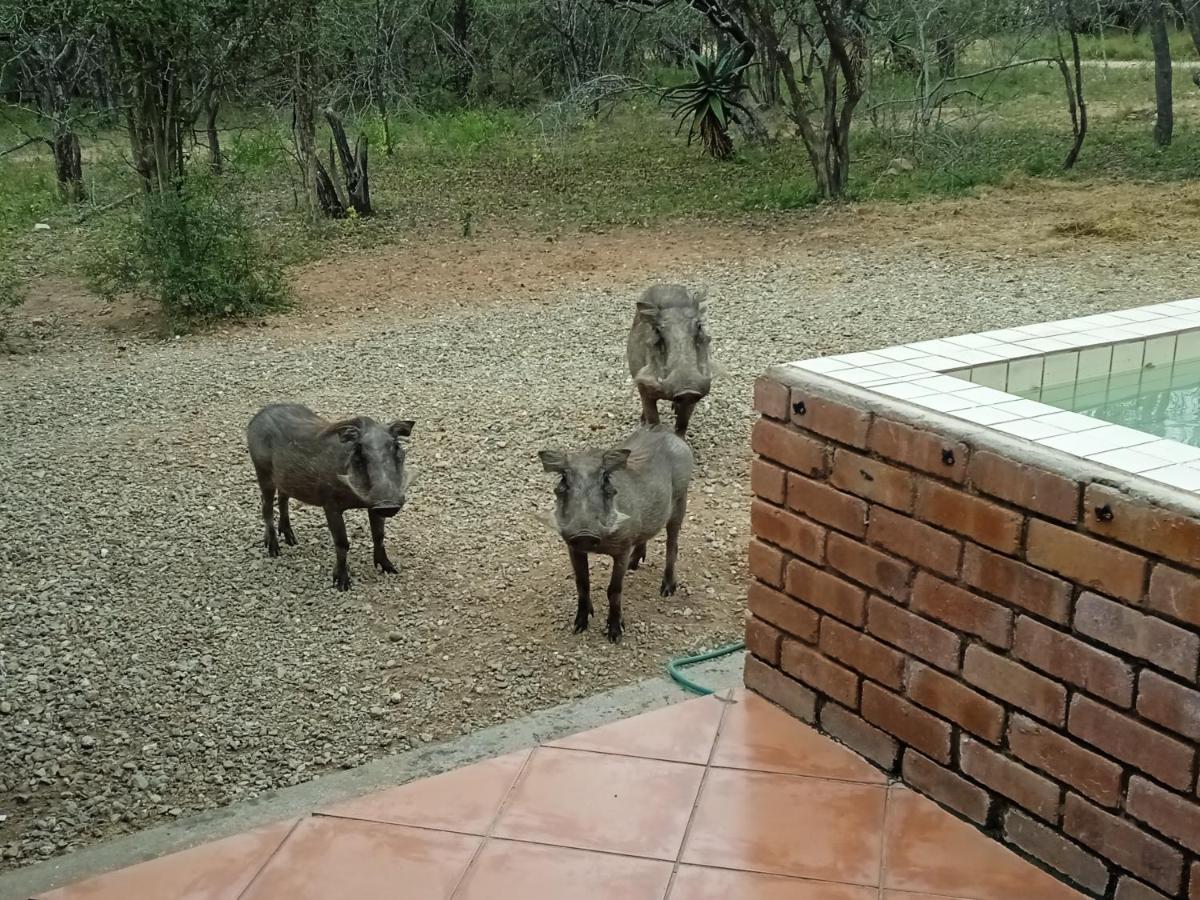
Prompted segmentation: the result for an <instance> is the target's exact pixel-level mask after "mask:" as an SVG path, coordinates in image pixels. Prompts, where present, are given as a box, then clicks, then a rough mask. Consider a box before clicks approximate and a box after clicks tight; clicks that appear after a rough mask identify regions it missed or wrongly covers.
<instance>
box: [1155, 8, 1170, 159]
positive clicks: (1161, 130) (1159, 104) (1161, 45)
mask: <svg viewBox="0 0 1200 900" xmlns="http://www.w3.org/2000/svg"><path fill="white" fill-rule="evenodd" d="M1150 2H1151V3H1152V4H1153V8H1152V14H1153V18H1152V20H1151V22H1150V41H1151V43H1152V44H1153V45H1154V100H1155V107H1156V113H1157V114H1156V115H1155V118H1154V142H1155V143H1156V144H1158V145H1159V146H1160V147H1165V146H1166V145H1167V144H1169V143H1171V135H1172V133H1173V132H1174V130H1175V108H1174V105H1173V100H1172V97H1171V45H1170V35H1169V34H1168V31H1167V0H1150Z"/></svg>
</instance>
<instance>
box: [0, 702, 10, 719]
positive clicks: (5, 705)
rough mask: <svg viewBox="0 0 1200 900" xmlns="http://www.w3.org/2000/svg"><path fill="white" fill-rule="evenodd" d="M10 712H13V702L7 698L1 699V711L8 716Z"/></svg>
mask: <svg viewBox="0 0 1200 900" xmlns="http://www.w3.org/2000/svg"><path fill="white" fill-rule="evenodd" d="M10 712H12V704H11V703H9V702H8V701H7V700H0V713H3V714H4V715H6V716H7V715H8V714H9V713H10Z"/></svg>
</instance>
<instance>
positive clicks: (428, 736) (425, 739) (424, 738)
mask: <svg viewBox="0 0 1200 900" xmlns="http://www.w3.org/2000/svg"><path fill="white" fill-rule="evenodd" d="M421 740H422V741H423V742H424V743H426V744H428V743H431V742H432V741H433V735H432V734H430V733H429V732H428V731H422V732H421Z"/></svg>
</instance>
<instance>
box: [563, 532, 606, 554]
mask: <svg viewBox="0 0 1200 900" xmlns="http://www.w3.org/2000/svg"><path fill="white" fill-rule="evenodd" d="M563 537H564V539H565V540H566V542H567V543H568V544H570V545H571V546H572V547H574V548H575V549H576V550H583V551H586V552H591V551H592V550H595V549H596V548H597V547H599V546H600V538H599V537H597V536H596V535H594V534H572V535H570V536H567V535H564V536H563Z"/></svg>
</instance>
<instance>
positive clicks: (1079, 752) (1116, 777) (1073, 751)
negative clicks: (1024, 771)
mask: <svg viewBox="0 0 1200 900" xmlns="http://www.w3.org/2000/svg"><path fill="white" fill-rule="evenodd" d="M1008 749H1009V752H1011V753H1012V754H1013V756H1015V757H1017V759H1019V760H1021V761H1022V762H1026V763H1029V764H1030V765H1031V766H1033V767H1034V768H1037V769H1041V770H1042V771H1043V772H1045V773H1046V774H1048V775H1051V776H1053V777H1054V778H1057V779H1058V780H1059V781H1062V782H1065V783H1066V784H1069V785H1070V786H1071V787H1073V788H1075V790H1077V791H1079V793H1081V794H1083V795H1084V796H1085V797H1089V798H1090V799H1092V800H1095V801H1096V802H1097V803H1099V804H1101V805H1102V806H1109V807H1115V806H1116V805H1117V804H1118V803H1120V800H1121V773H1122V769H1121V767H1120V766H1119V765H1117V764H1116V763H1115V762H1113V761H1112V760H1109V759H1105V758H1104V757H1103V756H1100V755H1098V754H1096V753H1093V752H1092V751H1090V750H1087V749H1085V748H1084V747H1082V746H1080V745H1079V744H1078V743H1076V742H1075V741H1073V740H1071V739H1070V738H1068V737H1064V736H1063V735H1061V734H1059V733H1058V732H1056V731H1053V730H1051V729H1049V728H1047V727H1046V726H1044V725H1040V724H1038V723H1037V722H1035V721H1033V720H1032V719H1027V718H1025V717H1024V716H1013V718H1012V722H1011V723H1010V724H1009V726H1008Z"/></svg>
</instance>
